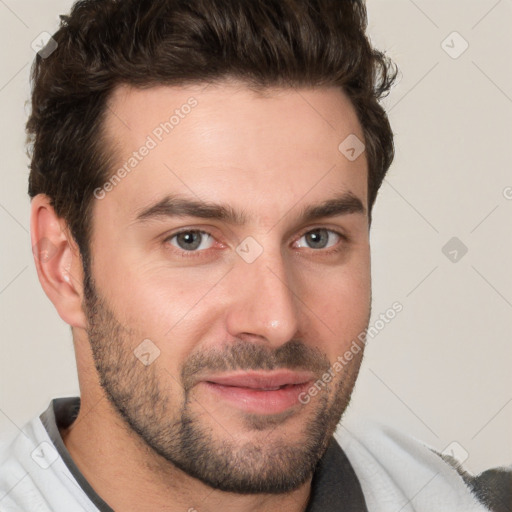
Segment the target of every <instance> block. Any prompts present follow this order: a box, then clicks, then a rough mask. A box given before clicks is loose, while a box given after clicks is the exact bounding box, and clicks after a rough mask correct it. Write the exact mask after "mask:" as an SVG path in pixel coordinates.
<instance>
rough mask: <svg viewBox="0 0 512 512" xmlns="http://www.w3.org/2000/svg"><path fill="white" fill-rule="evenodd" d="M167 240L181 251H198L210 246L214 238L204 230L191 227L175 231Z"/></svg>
mask: <svg viewBox="0 0 512 512" xmlns="http://www.w3.org/2000/svg"><path fill="white" fill-rule="evenodd" d="M167 241H168V242H169V243H170V244H171V245H174V247H177V248H178V249H181V250H182V251H188V252H199V251H198V250H204V249H209V248H210V247H212V245H213V242H214V238H213V236H212V235H210V233H207V232H206V231H200V230H197V229H193V230H188V231H180V232H179V233H175V234H174V235H172V236H170V237H169V238H168V239H167Z"/></svg>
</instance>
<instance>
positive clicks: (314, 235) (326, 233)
mask: <svg viewBox="0 0 512 512" xmlns="http://www.w3.org/2000/svg"><path fill="white" fill-rule="evenodd" d="M342 238H343V236H342V235H341V234H340V233H337V232H336V231H333V230H332V229H326V228H317V229H313V230H311V231H308V232H307V233H304V235H302V236H301V237H300V238H299V240H298V241H297V244H298V247H306V248H308V247H309V248H310V249H328V248H329V247H332V246H334V245H336V244H337V243H338V242H339V241H340V240H341V239H342ZM302 239H305V241H306V242H305V243H306V244H307V245H303V243H302V244H301V243H300V240H302Z"/></svg>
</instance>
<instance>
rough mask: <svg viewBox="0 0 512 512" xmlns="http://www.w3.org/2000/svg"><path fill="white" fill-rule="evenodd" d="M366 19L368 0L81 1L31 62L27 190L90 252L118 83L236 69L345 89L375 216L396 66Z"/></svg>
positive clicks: (242, 75)
mask: <svg viewBox="0 0 512 512" xmlns="http://www.w3.org/2000/svg"><path fill="white" fill-rule="evenodd" d="M366 27H367V15H366V8H365V4H364V1H363V0H81V1H78V2H76V3H75V5H74V6H73V8H72V10H71V13H70V14H69V15H68V16H61V25H60V28H59V30H58V31H57V32H56V33H55V34H54V35H53V39H54V40H55V42H56V43H57V45H58V46H57V48H56V49H55V51H54V52H53V53H51V54H50V55H47V56H46V58H44V57H45V56H44V54H42V53H43V52H40V53H41V54H40V55H37V57H36V60H35V63H34V66H33V69H32V86H33V91H32V112H31V115H30V118H29V120H28V122H27V133H28V141H29V153H30V154H31V158H32V161H31V166H30V177H29V188H28V192H29V195H30V196H31V197H34V196H35V195H37V194H40V193H43V194H46V195H48V196H49V197H50V199H51V202H52V206H53V207H54V208H55V211H56V213H57V215H58V216H59V217H61V218H64V219H65V220H66V222H67V224H68V226H69V229H70V231H71V234H72V236H73V237H74V239H75V241H76V242H77V244H78V246H79V248H80V251H81V255H82V258H84V257H85V259H86V260H88V256H89V253H88V244H89V240H90V234H91V233H90V232H91V212H92V204H93V191H94V190H95V189H96V188H97V187H100V186H101V185H102V184H103V183H105V181H107V180H108V178H109V177H110V174H111V173H112V172H113V171H112V166H111V162H110V161H109V157H108V155H109V152H108V151H107V148H106V147H104V145H102V142H103V141H102V136H101V133H102V131H101V127H102V126H103V120H104V118H105V114H106V112H107V100H108V99H109V96H110V95H111V93H112V91H113V90H114V88H115V87H116V86H118V85H119V84H129V85H132V86H135V87H151V86H153V85H157V84H164V85H183V84H187V83H201V82H205V83H208V82H217V81H222V79H227V78H235V79H237V80H241V81H242V82H245V83H247V84H248V85H249V86H256V87H258V88H266V87H302V86H304V87H308V86H338V87H340V88H341V89H342V90H344V91H345V93H346V94H347V95H348V97H349V98H350V100H351V101H352V104H353V105H354V107H355V110H356V112H357V115H358V119H359V121H360V123H361V126H362V128H363V132H364V137H365V141H364V142H365V145H366V157H367V161H368V205H369V215H370V219H371V208H372V206H373V203H374V201H375V198H376V196H377V192H378V189H379V187H380V185H381V184H382V180H383V179H384V176H385V174H386V172H387V170H388V168H389V166H390V165H391V162H392V160H393V156H394V146H393V133H392V131H391V127H390V125H389V121H388V118H387V115H386V113H385V111H384V109H383V108H382V107H381V105H380V104H379V102H378V101H379V100H380V99H381V98H382V97H383V96H385V95H386V94H387V93H388V92H389V89H390V87H391V85H392V83H393V82H394V80H395V78H396V74H397V70H396V66H395V65H394V64H393V63H392V62H391V61H390V60H389V59H388V58H387V57H386V56H385V55H384V53H382V52H380V51H378V50H376V49H374V48H373V47H372V46H371V44H370V41H369V39H368V38H367V36H366V33H365V32H366ZM53 46H55V44H54V45H53Z"/></svg>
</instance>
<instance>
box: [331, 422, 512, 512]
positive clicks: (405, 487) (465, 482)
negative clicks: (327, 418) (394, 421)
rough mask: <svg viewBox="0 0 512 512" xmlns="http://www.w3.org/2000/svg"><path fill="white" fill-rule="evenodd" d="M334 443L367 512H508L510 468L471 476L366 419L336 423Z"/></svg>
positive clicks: (401, 434)
mask: <svg viewBox="0 0 512 512" xmlns="http://www.w3.org/2000/svg"><path fill="white" fill-rule="evenodd" d="M336 438H337V440H338V442H339V444H340V446H341V447H342V449H343V450H344V452H345V453H346V455H347V457H348V459H349V460H350V463H351V464H352V466H353V467H354V471H355V472H356V474H357V476H358V478H359V480H360V482H361V486H362V488H363V492H364V494H365V498H366V499H367V501H368V508H369V510H370V511H372V510H379V512H387V510H389V511H392V510H394V509H393V507H396V505H400V506H401V507H402V508H401V509H400V510H401V511H402V512H407V511H416V512H420V511H423V510H424V511H429V512H432V511H435V510H443V511H445V510H446V511H448V510H450V512H455V511H459V510H460V511H464V512H470V511H474V512H480V511H489V510H491V511H494V512H511V511H512V501H511V492H512V491H511V478H512V472H511V469H510V468H508V469H507V468H497V469H492V470H489V471H486V472H484V473H482V474H481V475H476V476H475V475H472V474H470V473H469V472H468V471H466V470H465V469H464V468H463V466H462V465H461V464H459V463H458V462H457V461H456V460H455V459H453V457H448V456H445V455H442V454H440V453H439V452H438V451H436V450H435V449H434V448H432V447H430V446H428V445H427V444H425V443H423V442H421V441H419V440H417V439H415V438H414V437H412V436H410V435H408V434H405V433H404V432H402V431H400V430H398V429H396V428H394V427H391V426H389V425H386V424H385V423H383V422H380V421H378V420H375V419H372V418H365V417H350V419H349V420H348V421H342V423H341V425H340V426H339V427H338V431H337V433H336ZM388 503H389V505H386V504H388ZM386 507H389V508H386Z"/></svg>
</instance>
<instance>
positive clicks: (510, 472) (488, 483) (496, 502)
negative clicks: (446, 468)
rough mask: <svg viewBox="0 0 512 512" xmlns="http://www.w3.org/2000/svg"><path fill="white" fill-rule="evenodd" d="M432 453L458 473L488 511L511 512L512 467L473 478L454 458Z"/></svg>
mask: <svg viewBox="0 0 512 512" xmlns="http://www.w3.org/2000/svg"><path fill="white" fill-rule="evenodd" d="M432 451H433V452H434V453H436V454H437V455H439V456H440V457H441V458H442V459H443V460H444V461H446V462H448V463H449V464H450V465H451V466H453V467H454V468H455V469H456V470H457V471H458V473H459V474H460V475H461V476H462V478H463V480H464V482H466V485H467V486H468V487H469V488H470V489H471V492H472V493H473V494H474V495H475V496H476V497H477V498H478V500H479V501H480V502H481V503H482V504H483V505H485V506H486V507H487V508H488V509H489V510H490V511H492V512H512V465H511V466H507V467H499V468H492V469H488V470H487V471H484V472H483V473H480V474H479V475H476V476H475V475H472V474H471V473H468V472H467V471H466V470H465V469H464V467H463V466H462V465H461V464H460V463H459V462H458V461H457V459H455V458H454V457H452V456H450V455H446V454H442V453H439V452H437V451H435V450H432Z"/></svg>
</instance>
